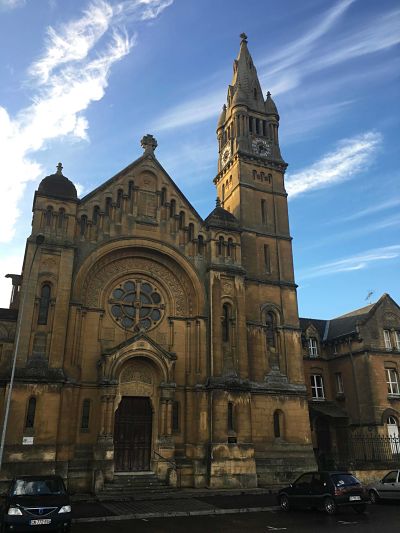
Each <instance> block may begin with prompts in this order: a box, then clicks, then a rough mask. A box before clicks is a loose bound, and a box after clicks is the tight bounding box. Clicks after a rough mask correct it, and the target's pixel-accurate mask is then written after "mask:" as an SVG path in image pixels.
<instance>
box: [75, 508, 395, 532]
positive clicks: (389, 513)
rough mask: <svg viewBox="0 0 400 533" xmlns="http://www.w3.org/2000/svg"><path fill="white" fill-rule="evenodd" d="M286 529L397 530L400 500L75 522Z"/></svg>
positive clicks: (104, 527)
mask: <svg viewBox="0 0 400 533" xmlns="http://www.w3.org/2000/svg"><path fill="white" fill-rule="evenodd" d="M111 531H113V532H116V533H142V532H143V533H170V532H171V533H183V532H185V533H187V532H190V533H219V532H229V533H243V532H246V531H249V532H250V531H251V533H261V532H262V533H268V532H270V531H271V532H272V531H283V532H287V533H310V532H311V533H313V532H323V533H331V532H343V533H344V532H345V531H350V532H351V533H378V532H379V533H394V532H396V531H400V503H390V504H380V505H369V506H368V510H367V512H366V513H365V514H364V515H358V514H356V513H355V512H354V511H353V510H351V509H349V510H344V511H339V513H338V514H337V515H335V516H327V515H325V514H324V513H322V512H319V511H291V512H289V513H284V512H283V511H280V510H274V511H267V512H262V513H241V514H225V515H219V516H194V517H180V518H154V519H146V520H129V521H119V520H118V521H109V522H103V523H102V522H96V523H82V524H74V526H73V529H72V532H73V533H95V532H96V533H103V532H104V533H109V532H111Z"/></svg>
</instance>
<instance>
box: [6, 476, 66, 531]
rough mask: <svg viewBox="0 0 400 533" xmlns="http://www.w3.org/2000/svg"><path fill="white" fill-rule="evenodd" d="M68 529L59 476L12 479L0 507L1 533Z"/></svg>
mask: <svg viewBox="0 0 400 533" xmlns="http://www.w3.org/2000/svg"><path fill="white" fill-rule="evenodd" d="M32 530H34V531H58V532H59V533H67V532H69V531H70V530H71V502H70V499H69V495H68V492H67V491H66V489H65V485H64V482H63V480H62V478H61V477H60V476H21V477H17V478H15V479H13V480H12V482H11V484H10V487H9V489H8V491H7V492H6V494H4V495H3V498H2V504H1V531H2V533H5V532H10V533H11V531H32Z"/></svg>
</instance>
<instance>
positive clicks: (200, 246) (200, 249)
mask: <svg viewBox="0 0 400 533" xmlns="http://www.w3.org/2000/svg"><path fill="white" fill-rule="evenodd" d="M197 251H198V253H199V255H203V253H204V237H203V235H199V236H198V237H197Z"/></svg>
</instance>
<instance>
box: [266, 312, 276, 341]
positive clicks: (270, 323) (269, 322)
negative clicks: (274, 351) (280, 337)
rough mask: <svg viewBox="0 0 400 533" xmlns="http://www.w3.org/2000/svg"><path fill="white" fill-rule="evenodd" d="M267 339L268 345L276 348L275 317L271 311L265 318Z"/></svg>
mask: <svg viewBox="0 0 400 533" xmlns="http://www.w3.org/2000/svg"><path fill="white" fill-rule="evenodd" d="M265 337H266V339H267V345H268V346H269V347H272V348H275V316H274V314H273V313H271V311H269V312H268V313H267V314H266V317H265Z"/></svg>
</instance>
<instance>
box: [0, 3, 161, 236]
mask: <svg viewBox="0 0 400 533" xmlns="http://www.w3.org/2000/svg"><path fill="white" fill-rule="evenodd" d="M170 4H171V0H131V1H129V2H128V1H122V2H119V3H111V2H106V1H104V0H96V1H94V2H92V3H90V4H89V5H88V7H87V8H86V9H85V10H84V12H83V14H82V16H81V17H79V18H77V19H75V20H72V21H70V22H67V23H65V24H64V25H63V26H60V27H58V28H49V29H48V31H47V38H46V42H45V46H44V51H43V53H42V55H41V57H39V58H38V59H37V60H36V61H34V63H33V64H32V65H31V67H30V69H29V74H30V76H31V82H32V85H33V91H36V94H35V93H34V97H33V103H32V104H31V105H29V106H28V107H26V108H24V109H21V110H20V112H19V113H18V114H17V115H16V116H15V117H11V116H10V115H9V114H8V112H7V110H6V109H5V108H4V107H1V106H0V175H1V176H6V177H7V179H3V180H2V181H1V183H0V195H1V197H2V198H6V199H7V201H6V202H5V203H4V204H3V209H2V210H1V212H0V225H1V227H2V232H1V235H0V241H3V242H8V241H10V240H11V239H12V237H13V234H14V225H15V222H16V220H17V218H18V215H19V212H18V204H19V201H20V198H21V197H22V194H23V191H24V188H25V186H26V183H27V182H28V181H32V180H36V179H37V178H38V177H39V176H40V175H42V173H43V171H42V169H41V167H40V165H39V164H38V162H37V161H35V159H34V154H35V152H37V151H38V150H41V149H43V148H45V147H46V145H47V143H48V142H49V141H52V140H54V139H61V138H64V137H67V136H69V137H72V138H74V139H77V140H86V139H87V138H88V127H89V124H88V121H87V118H86V116H85V111H86V110H87V109H88V107H89V106H90V105H91V103H92V102H95V101H99V100H101V99H102V98H103V96H104V94H105V90H106V88H107V85H108V78H109V75H110V71H111V68H112V66H113V65H114V64H115V63H116V62H118V61H120V60H121V59H122V58H123V57H125V56H126V55H127V54H128V53H129V52H130V50H131V49H132V47H133V45H134V43H135V35H133V36H129V35H128V33H127V31H126V30H125V29H124V27H123V26H121V21H122V20H124V21H125V22H129V21H130V20H149V19H151V18H155V17H157V16H158V15H159V13H161V11H162V10H163V9H165V8H166V7H167V6H168V5H170ZM124 14H125V15H126V16H125V17H124Z"/></svg>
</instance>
